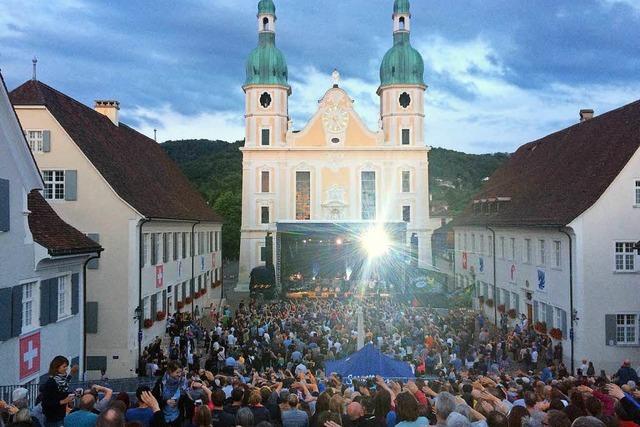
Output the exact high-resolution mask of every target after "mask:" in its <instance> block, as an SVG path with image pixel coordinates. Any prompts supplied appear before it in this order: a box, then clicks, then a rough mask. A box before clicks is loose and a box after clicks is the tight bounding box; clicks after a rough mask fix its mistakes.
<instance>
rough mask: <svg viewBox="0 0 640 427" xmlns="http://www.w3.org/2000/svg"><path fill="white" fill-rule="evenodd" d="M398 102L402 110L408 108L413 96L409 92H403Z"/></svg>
mask: <svg viewBox="0 0 640 427" xmlns="http://www.w3.org/2000/svg"><path fill="white" fill-rule="evenodd" d="M398 100H399V101H400V105H401V106H402V108H407V107H408V106H409V105H410V104H411V96H410V95H409V94H408V93H407V92H402V94H401V95H400V98H399V99H398Z"/></svg>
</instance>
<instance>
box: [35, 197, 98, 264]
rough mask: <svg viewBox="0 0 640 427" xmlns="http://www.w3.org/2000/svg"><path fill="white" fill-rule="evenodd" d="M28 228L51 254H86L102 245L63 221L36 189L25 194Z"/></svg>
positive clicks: (95, 250)
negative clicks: (28, 212)
mask: <svg viewBox="0 0 640 427" xmlns="http://www.w3.org/2000/svg"><path fill="white" fill-rule="evenodd" d="M27 204H28V207H29V211H30V212H31V213H30V214H29V229H30V230H31V234H32V235H33V240H35V241H36V242H37V243H39V244H40V245H42V246H44V247H45V248H47V249H48V250H49V254H50V255H52V256H62V255H75V254H86V253H92V252H99V251H102V247H101V246H100V245H99V244H97V243H96V242H94V241H93V240H91V239H90V238H88V237H87V236H85V235H84V234H82V233H81V232H80V231H78V230H76V229H75V228H73V227H72V226H70V225H69V224H67V223H66V222H64V221H63V220H62V219H61V218H60V217H59V216H58V215H57V214H56V212H55V211H54V210H53V208H52V207H51V206H50V205H49V203H47V201H46V200H45V199H44V197H42V194H40V192H39V191H38V190H33V191H31V192H30V193H29V195H28V196H27Z"/></svg>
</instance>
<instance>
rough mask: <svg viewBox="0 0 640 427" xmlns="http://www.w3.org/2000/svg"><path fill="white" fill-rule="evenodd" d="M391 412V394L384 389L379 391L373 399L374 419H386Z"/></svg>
mask: <svg viewBox="0 0 640 427" xmlns="http://www.w3.org/2000/svg"><path fill="white" fill-rule="evenodd" d="M389 411H391V394H389V392H388V391H387V390H385V389H379V390H378V392H377V393H376V395H375V397H374V398H373V414H374V415H375V416H376V417H386V416H387V414H388V413H389Z"/></svg>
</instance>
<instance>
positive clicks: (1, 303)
mask: <svg viewBox="0 0 640 427" xmlns="http://www.w3.org/2000/svg"><path fill="white" fill-rule="evenodd" d="M11 293H12V290H11V288H2V289H0V341H6V340H8V339H9V338H11V302H12V297H11Z"/></svg>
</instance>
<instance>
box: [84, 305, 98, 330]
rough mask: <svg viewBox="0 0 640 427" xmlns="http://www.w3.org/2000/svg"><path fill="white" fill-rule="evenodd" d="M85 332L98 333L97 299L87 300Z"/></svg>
mask: <svg viewBox="0 0 640 427" xmlns="http://www.w3.org/2000/svg"><path fill="white" fill-rule="evenodd" d="M84 316H85V317H84V319H85V320H84V322H85V323H84V324H85V332H86V333H88V334H97V333H98V303H97V302H96V301H90V302H87V306H86V308H85V311H84Z"/></svg>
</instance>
